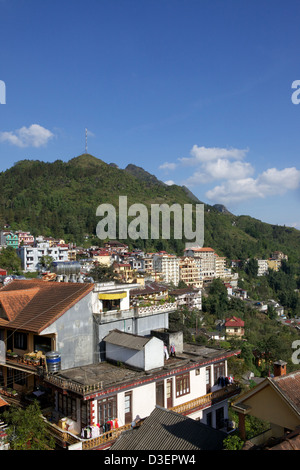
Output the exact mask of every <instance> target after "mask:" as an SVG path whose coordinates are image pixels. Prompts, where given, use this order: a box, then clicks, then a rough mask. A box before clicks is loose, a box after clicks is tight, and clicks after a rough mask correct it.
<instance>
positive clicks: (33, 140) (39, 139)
mask: <svg viewBox="0 0 300 470" xmlns="http://www.w3.org/2000/svg"><path fill="white" fill-rule="evenodd" d="M52 137H54V134H52V132H51V131H49V130H48V129H45V127H42V126H40V125H39V124H31V126H29V127H25V126H24V127H21V128H20V129H17V130H15V131H10V132H1V133H0V142H9V143H11V144H12V145H16V146H17V147H41V146H43V145H46V144H47V142H48V141H49V139H51V138H52Z"/></svg>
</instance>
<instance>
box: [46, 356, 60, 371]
mask: <svg viewBox="0 0 300 470" xmlns="http://www.w3.org/2000/svg"><path fill="white" fill-rule="evenodd" d="M46 364H47V369H48V372H50V373H52V374H54V373H55V372H58V371H59V370H60V368H61V358H60V354H59V353H58V352H56V351H51V352H47V353H46Z"/></svg>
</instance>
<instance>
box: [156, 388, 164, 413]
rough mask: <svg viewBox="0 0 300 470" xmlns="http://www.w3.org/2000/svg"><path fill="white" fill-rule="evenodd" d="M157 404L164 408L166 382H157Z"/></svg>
mask: <svg viewBox="0 0 300 470" xmlns="http://www.w3.org/2000/svg"><path fill="white" fill-rule="evenodd" d="M156 404H157V405H158V406H161V407H162V408H164V406H165V403H164V382H156Z"/></svg>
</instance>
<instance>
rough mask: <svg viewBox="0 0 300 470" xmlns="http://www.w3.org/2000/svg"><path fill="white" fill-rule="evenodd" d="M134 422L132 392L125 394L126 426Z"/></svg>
mask: <svg viewBox="0 0 300 470" xmlns="http://www.w3.org/2000/svg"><path fill="white" fill-rule="evenodd" d="M131 422H132V392H128V393H125V424H129V423H131Z"/></svg>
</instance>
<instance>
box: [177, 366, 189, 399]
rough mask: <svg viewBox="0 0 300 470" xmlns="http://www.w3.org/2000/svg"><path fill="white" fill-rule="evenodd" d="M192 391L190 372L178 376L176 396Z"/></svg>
mask: <svg viewBox="0 0 300 470" xmlns="http://www.w3.org/2000/svg"><path fill="white" fill-rule="evenodd" d="M188 393H190V374H189V372H187V373H185V374H182V375H179V376H178V377H176V397H181V396H182V395H187V394H188Z"/></svg>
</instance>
